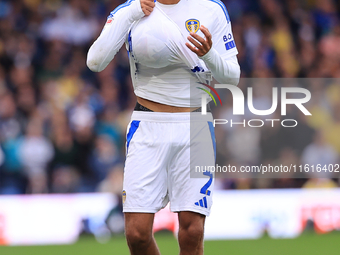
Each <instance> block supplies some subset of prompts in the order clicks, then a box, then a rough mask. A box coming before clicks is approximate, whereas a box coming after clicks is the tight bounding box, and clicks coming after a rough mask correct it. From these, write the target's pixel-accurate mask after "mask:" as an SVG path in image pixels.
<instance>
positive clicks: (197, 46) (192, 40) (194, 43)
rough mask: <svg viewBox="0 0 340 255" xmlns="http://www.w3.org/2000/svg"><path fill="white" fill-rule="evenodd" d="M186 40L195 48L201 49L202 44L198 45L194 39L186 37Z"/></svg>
mask: <svg viewBox="0 0 340 255" xmlns="http://www.w3.org/2000/svg"><path fill="white" fill-rule="evenodd" d="M188 40H189V41H190V42H191V43H192V44H193V45H195V46H196V48H202V44H200V43H198V42H197V41H196V40H195V39H194V38H192V37H190V36H188Z"/></svg>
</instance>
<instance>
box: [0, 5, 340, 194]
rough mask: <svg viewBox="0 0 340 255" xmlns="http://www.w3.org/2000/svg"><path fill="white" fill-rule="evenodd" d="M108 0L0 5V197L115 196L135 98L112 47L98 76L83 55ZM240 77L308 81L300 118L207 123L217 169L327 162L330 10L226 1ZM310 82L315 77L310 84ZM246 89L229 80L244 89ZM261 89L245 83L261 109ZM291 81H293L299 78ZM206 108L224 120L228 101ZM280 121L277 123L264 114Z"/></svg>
mask: <svg viewBox="0 0 340 255" xmlns="http://www.w3.org/2000/svg"><path fill="white" fill-rule="evenodd" d="M122 2H123V1H120V0H69V1H66V0H65V1H62V0H0V194H25V193H29V194H31V193H72V192H94V191H99V192H113V193H117V194H120V193H121V190H122V188H121V185H122V184H121V183H122V175H123V164H124V157H125V134H126V127H127V125H128V122H129V119H130V114H131V112H132V110H133V108H134V105H135V102H136V101H135V96H134V94H133V88H132V84H131V79H130V73H129V63H128V56H127V53H126V51H125V50H121V51H120V52H119V53H118V55H117V56H116V58H115V59H114V61H113V62H112V63H111V64H110V65H109V66H108V67H107V68H106V69H105V71H103V72H101V73H98V74H95V73H92V72H91V71H90V70H89V69H88V68H87V67H86V54H87V51H88V49H89V47H90V45H91V44H92V42H93V40H94V39H95V38H96V37H97V36H98V35H99V34H100V32H101V29H102V27H103V24H105V21H106V17H107V16H108V14H109V13H110V11H112V10H113V9H115V8H116V7H117V6H118V5H119V4H121V3H122ZM224 2H225V3H226V6H227V8H228V10H229V14H230V16H231V19H232V24H233V32H234V36H235V40H236V44H237V47H238V50H239V52H240V54H239V55H238V58H239V62H240V65H241V69H242V77H244V78H274V77H275V78H309V79H311V78H333V79H332V80H330V82H324V81H323V80H319V79H312V80H313V81H314V82H310V83H308V84H307V85H306V88H308V89H309V90H310V91H311V93H312V100H311V102H310V103H309V105H308V109H309V110H310V111H311V113H312V114H313V116H312V117H305V116H304V115H303V114H299V111H298V110H297V109H295V108H294V109H291V111H288V115H289V116H287V119H290V118H291V117H292V118H294V119H297V120H298V121H299V125H298V126H297V127H296V128H294V129H284V128H282V127H281V126H280V125H277V126H276V127H274V128H272V127H271V126H267V127H264V128H260V129H255V128H249V127H245V128H243V127H241V128H240V127H238V128H232V129H231V128H229V127H217V128H216V139H217V146H218V147H217V148H218V155H217V162H218V163H219V164H220V165H229V164H234V165H257V164H261V163H271V164H285V165H287V164H289V165H290V164H293V163H294V164H296V165H299V164H305V163H306V164H313V163H315V162H317V163H320V164H333V163H339V161H340V160H339V155H340V135H339V134H340V79H338V80H337V79H336V78H340V47H339V45H340V3H339V2H338V1H333V0H314V1H313V0H285V1H278V0H258V1H255V0H228V1H224ZM318 81H319V82H318ZM247 86H249V85H247V83H246V82H242V81H241V83H240V86H239V87H240V88H241V89H243V90H244V91H246V88H247ZM272 86H273V84H264V85H263V86H255V87H254V92H255V94H254V106H256V107H255V108H258V109H261V107H263V108H262V109H269V108H270V106H271V96H272V95H271V93H272V92H271V88H272ZM294 86H301V85H300V84H299V83H297V85H296V84H295V85H294ZM224 101H225V102H228V103H226V104H225V105H224V106H223V107H219V108H218V109H216V111H215V112H214V114H215V118H223V119H232V118H233V116H231V113H230V112H231V110H232V109H231V107H232V103H229V102H232V101H231V99H230V95H226V96H225V100H224ZM276 117H277V118H279V119H280V118H281V116H276ZM279 177H280V178H278V179H252V178H239V179H220V180H218V187H219V188H224V189H249V188H298V187H303V186H304V187H318V186H320V187H336V186H337V185H338V183H337V180H336V179H331V177H329V176H325V177H329V179H322V180H320V179H317V178H314V177H313V176H306V178H305V179H294V178H293V177H294V176H279Z"/></svg>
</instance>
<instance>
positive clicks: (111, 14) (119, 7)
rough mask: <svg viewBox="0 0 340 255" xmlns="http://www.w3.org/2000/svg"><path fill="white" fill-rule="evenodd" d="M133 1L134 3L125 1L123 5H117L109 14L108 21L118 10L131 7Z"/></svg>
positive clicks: (131, 0)
mask: <svg viewBox="0 0 340 255" xmlns="http://www.w3.org/2000/svg"><path fill="white" fill-rule="evenodd" d="M133 1H135V0H128V1H126V2H125V3H123V4H121V5H119V6H118V7H117V8H116V9H114V10H113V11H112V12H111V13H110V15H109V17H108V19H109V18H112V17H113V15H114V14H116V13H117V12H118V11H119V10H120V9H122V8H125V7H128V6H129V5H131V3H132V2H133Z"/></svg>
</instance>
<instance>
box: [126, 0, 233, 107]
mask: <svg viewBox="0 0 340 255" xmlns="http://www.w3.org/2000/svg"><path fill="white" fill-rule="evenodd" d="M201 25H204V26H205V27H207V28H208V29H209V31H210V33H211V34H212V40H213V48H214V49H215V50H216V51H217V52H218V53H219V55H220V56H221V57H222V58H223V59H228V58H230V57H233V56H235V55H237V54H238V52H237V48H236V45H235V41H234V37H233V34H232V30H231V22H230V18H229V14H228V11H227V9H226V7H225V6H224V4H223V3H222V2H221V1H219V0H181V1H180V2H179V3H178V4H175V5H164V4H161V3H159V2H156V7H155V8H154V10H153V12H152V13H151V15H150V16H147V17H143V18H142V19H140V20H139V21H137V22H135V23H134V24H133V26H132V28H131V30H130V33H129V36H128V40H127V41H126V46H127V49H128V50H129V53H130V54H129V56H130V65H131V76H132V81H133V86H134V90H135V94H136V95H137V96H139V97H142V98H145V99H148V100H151V101H155V102H158V103H161V104H166V105H172V106H177V107H200V106H201V93H204V92H202V91H201V90H200V89H197V87H202V85H200V84H199V83H198V82H202V79H199V77H198V76H197V75H196V74H195V73H194V72H193V71H192V70H191V69H193V68H194V67H195V66H199V67H200V69H201V70H202V69H203V70H204V71H206V72H207V71H208V70H207V67H206V66H205V64H204V62H203V61H202V60H200V59H199V58H198V57H197V56H196V54H194V53H192V52H191V51H190V50H189V49H188V48H187V47H186V46H185V42H187V41H188V40H187V36H189V33H190V32H195V33H197V34H198V35H200V36H201V37H203V38H204V35H203V33H202V32H201V31H200V30H199V27H200V26H201ZM201 77H204V75H201Z"/></svg>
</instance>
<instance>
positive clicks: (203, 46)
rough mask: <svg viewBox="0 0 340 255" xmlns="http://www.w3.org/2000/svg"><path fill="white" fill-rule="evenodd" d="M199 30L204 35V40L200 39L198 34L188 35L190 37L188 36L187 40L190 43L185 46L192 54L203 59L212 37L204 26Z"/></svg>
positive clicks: (210, 45)
mask: <svg viewBox="0 0 340 255" xmlns="http://www.w3.org/2000/svg"><path fill="white" fill-rule="evenodd" d="M200 30H201V31H202V33H203V34H204V36H205V38H202V37H201V36H199V35H198V34H195V33H190V36H188V40H189V41H190V42H191V44H190V43H186V44H185V45H186V46H187V47H188V48H189V49H190V50H191V51H192V52H194V53H196V54H197V56H199V57H203V56H204V55H205V54H207V53H208V52H209V51H210V49H211V47H212V44H213V43H212V36H211V34H210V32H209V30H208V28H206V27H205V26H201V27H200Z"/></svg>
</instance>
